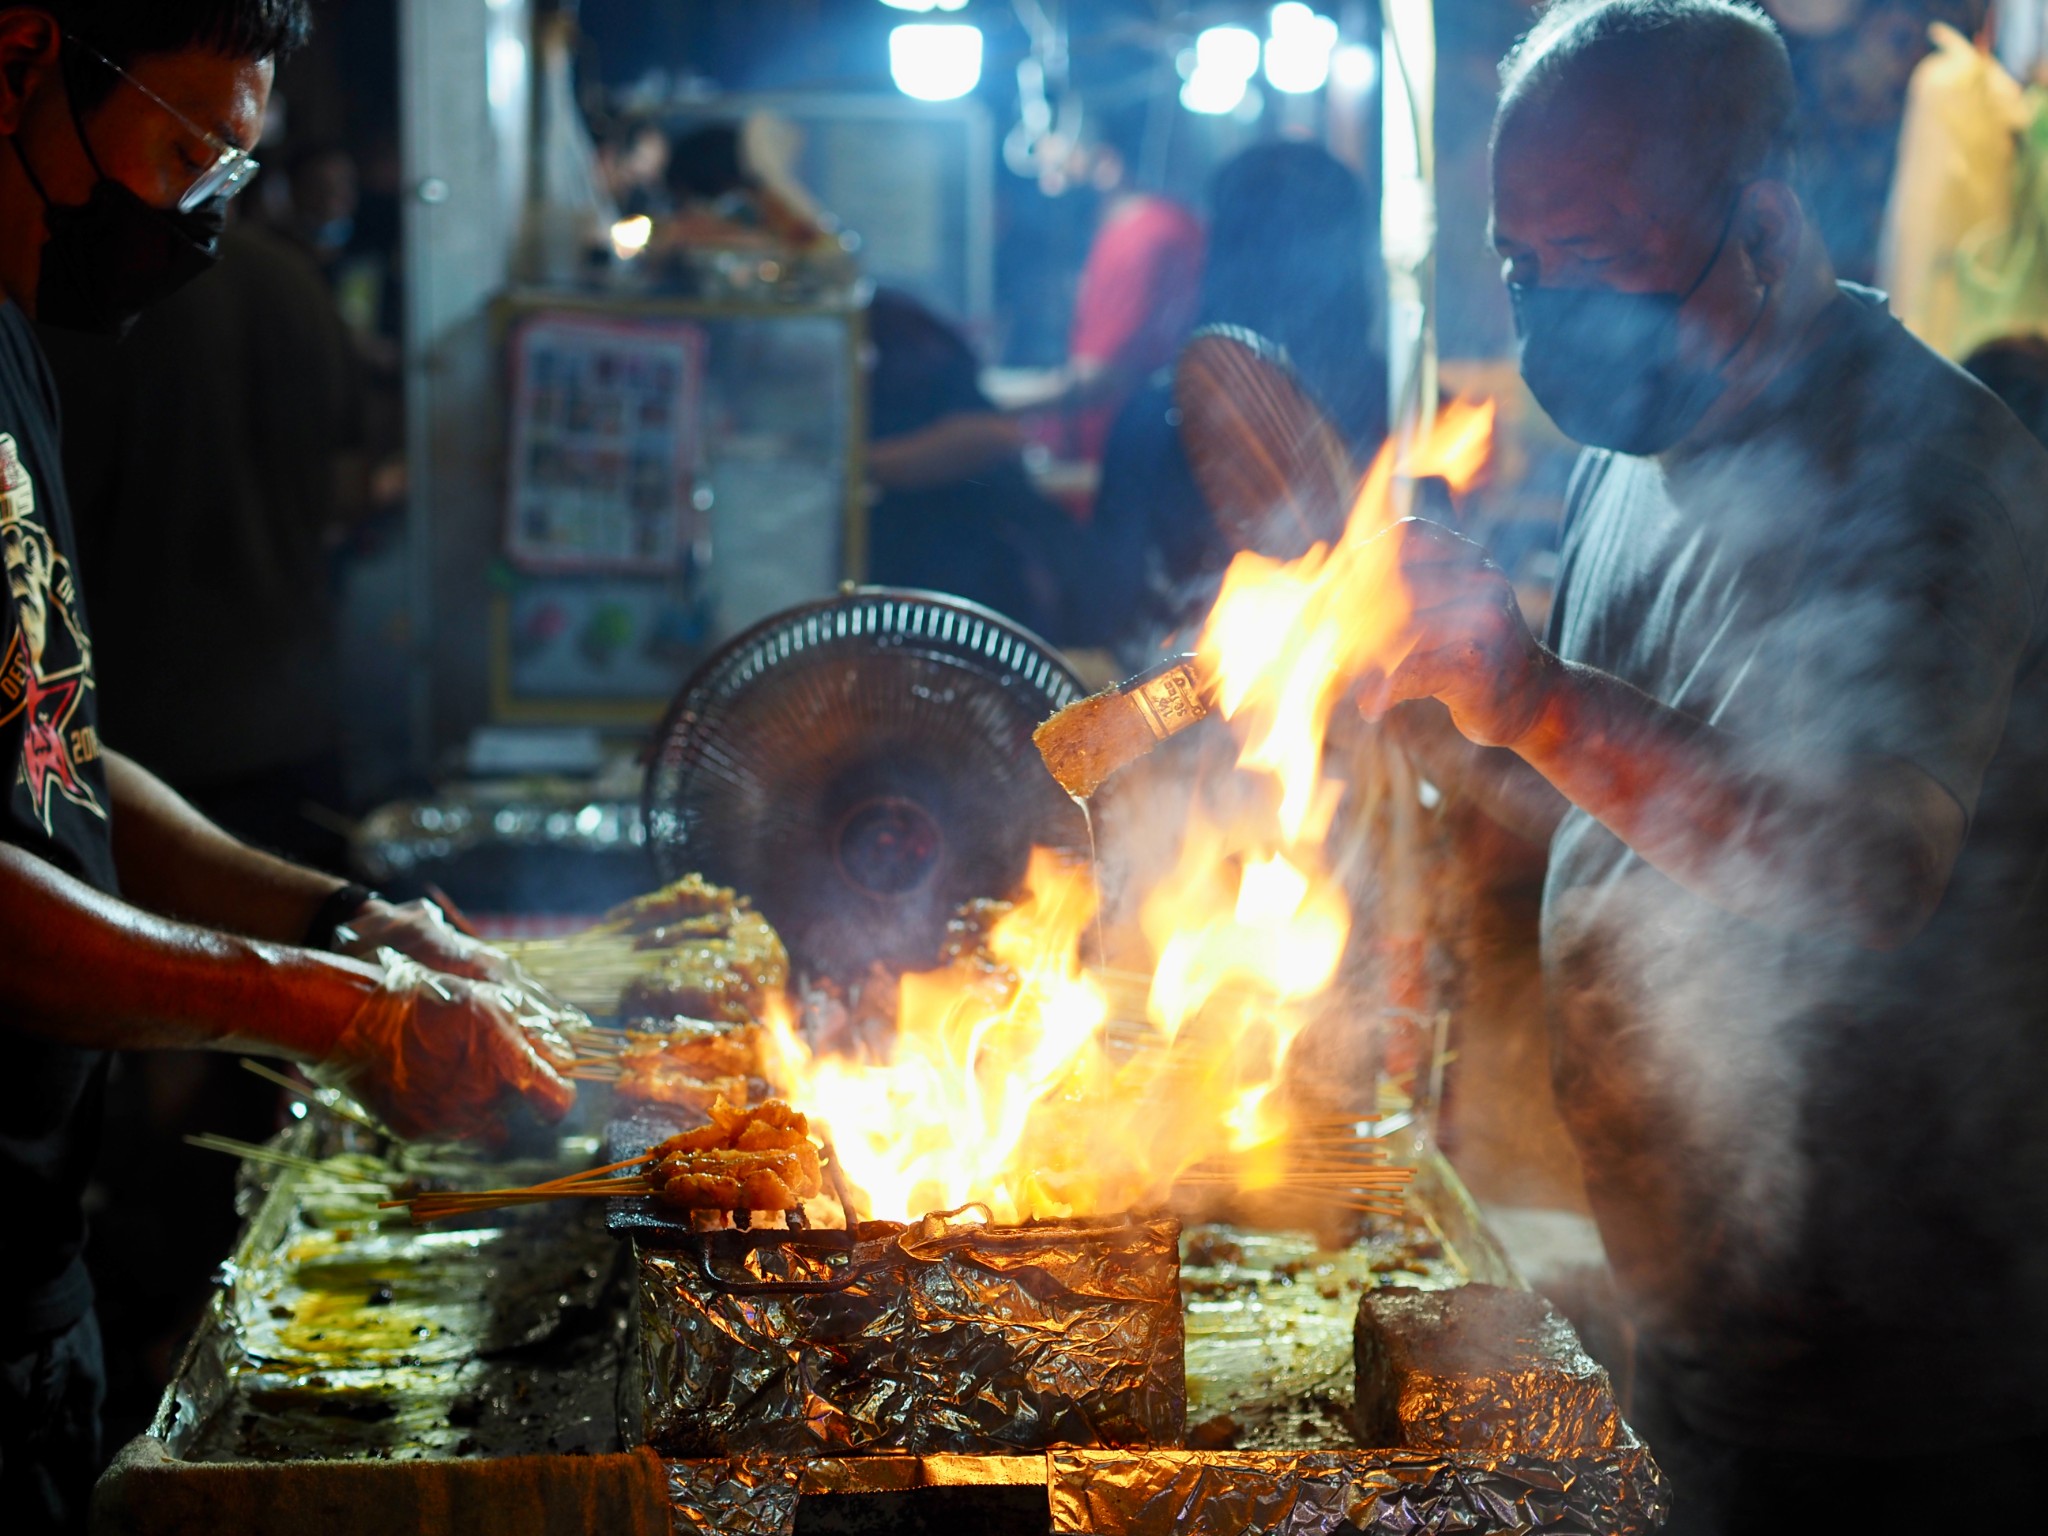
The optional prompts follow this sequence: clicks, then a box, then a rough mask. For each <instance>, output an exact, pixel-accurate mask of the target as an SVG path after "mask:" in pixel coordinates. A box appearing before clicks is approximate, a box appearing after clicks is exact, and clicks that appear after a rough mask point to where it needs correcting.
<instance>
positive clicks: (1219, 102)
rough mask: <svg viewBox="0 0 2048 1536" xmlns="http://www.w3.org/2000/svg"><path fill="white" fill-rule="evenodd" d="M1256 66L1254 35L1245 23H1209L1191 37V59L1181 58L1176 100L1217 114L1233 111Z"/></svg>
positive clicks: (1193, 109) (1255, 71) (1190, 107)
mask: <svg viewBox="0 0 2048 1536" xmlns="http://www.w3.org/2000/svg"><path fill="white" fill-rule="evenodd" d="M1258 69H1259V39H1258V35H1257V34H1256V33H1254V32H1252V31H1251V30H1250V29H1248V28H1245V27H1209V28H1207V29H1205V30H1204V31H1203V32H1202V33H1201V35H1200V36H1198V37H1197V38H1196V39H1195V46H1194V49H1193V57H1192V61H1189V60H1187V59H1186V58H1184V59H1183V61H1182V67H1181V73H1182V74H1183V75H1184V76H1185V77H1186V84H1184V85H1182V86H1181V88H1180V104H1181V105H1182V106H1184V107H1186V108H1187V109H1188V110H1189V111H1190V112H1201V113H1204V114H1206V115H1209V116H1215V117H1220V116H1222V115H1223V114H1224V113H1226V112H1235V111H1236V110H1237V109H1238V106H1239V105H1240V104H1241V103H1242V102H1243V101H1244V96H1245V90H1246V88H1247V87H1248V86H1249V85H1250V84H1251V79H1252V76H1253V75H1255V74H1257V73H1258Z"/></svg>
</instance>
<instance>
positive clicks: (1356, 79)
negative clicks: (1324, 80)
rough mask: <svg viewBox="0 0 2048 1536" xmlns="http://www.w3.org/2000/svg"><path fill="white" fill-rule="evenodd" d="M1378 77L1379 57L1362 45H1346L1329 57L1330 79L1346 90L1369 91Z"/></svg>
mask: <svg viewBox="0 0 2048 1536" xmlns="http://www.w3.org/2000/svg"><path fill="white" fill-rule="evenodd" d="M1379 77H1380V58H1379V55H1378V54H1376V53H1374V52H1373V51H1372V50H1371V49H1370V48H1368V47H1366V46H1365V44H1363V43H1346V44H1345V45H1344V46H1343V47H1341V48H1339V49H1338V50H1337V51H1336V52H1335V53H1333V54H1331V55H1330V78H1331V79H1333V80H1335V81H1336V82H1337V83H1338V84H1339V85H1341V86H1343V87H1344V88H1345V89H1346V90H1350V91H1358V92H1360V93H1363V92H1366V91H1369V90H1371V89H1372V88H1373V82H1374V81H1376V80H1378V79H1379Z"/></svg>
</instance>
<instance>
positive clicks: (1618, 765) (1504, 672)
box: [1380, 521, 1966, 949]
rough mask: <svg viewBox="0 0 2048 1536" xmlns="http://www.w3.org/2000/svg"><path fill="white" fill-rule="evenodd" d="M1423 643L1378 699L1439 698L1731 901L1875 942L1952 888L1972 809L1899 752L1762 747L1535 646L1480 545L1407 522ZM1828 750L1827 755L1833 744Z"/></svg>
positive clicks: (1405, 538) (1754, 912)
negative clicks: (1795, 752)
mask: <svg viewBox="0 0 2048 1536" xmlns="http://www.w3.org/2000/svg"><path fill="white" fill-rule="evenodd" d="M1386 537H1389V538H1398V539H1400V540H1401V543H1402V551H1401V563H1402V570H1403V573H1404V575H1405V576H1406V578H1407V582H1408V586H1409V591H1410V595H1411V598H1412V600H1413V602H1414V605H1415V619H1414V625H1415V648H1414V650H1413V651H1412V652H1411V653H1410V654H1409V656H1408V658H1407V659H1406V660H1405V661H1404V662H1402V664H1401V665H1400V666H1399V667H1398V668H1397V669H1396V670H1395V672H1394V674H1393V676H1392V678H1391V679H1389V680H1388V682H1387V684H1386V686H1385V688H1384V690H1383V693H1382V694H1381V695H1380V701H1381V702H1394V701H1399V700H1407V699H1420V698H1428V697H1435V698H1439V699H1441V700H1443V702H1444V703H1445V705H1447V706H1448V708H1449V711H1450V715H1451V718H1452V720H1453V721H1454V722H1455V723H1456V726H1457V728H1458V730H1459V731H1460V732H1461V733H1462V734H1463V735H1464V736H1465V737H1466V738H1467V739H1468V740H1470V741H1472V742H1474V743H1476V744H1477V745H1479V746H1482V747H1489V748H1498V749H1506V750H1508V751H1511V752H1513V753H1514V754H1515V755H1516V756H1517V757H1519V758H1520V759H1522V760H1523V761H1524V762H1526V763H1527V764H1529V765H1530V766H1531V767H1533V768H1534V769H1535V770H1536V771H1537V772H1538V773H1540V774H1541V775H1542V776H1543V778H1544V779H1545V780H1547V781H1548V782H1549V783H1550V784H1551V785H1553V786H1554V787H1555V788H1556V790H1557V791H1558V792H1559V793H1560V794H1561V795H1562V796H1563V797H1564V798H1565V799H1566V800H1569V801H1570V802H1571V803H1572V804H1574V805H1576V806H1579V807H1580V808H1581V809H1583V810H1585V811H1586V812H1588V813H1589V814H1590V815H1592V816H1594V817H1595V818H1597V819H1598V820H1599V821H1600V822H1601V823H1602V824H1603V825H1605V826H1606V827H1607V828H1608V829H1609V830H1610V831H1612V832H1613V833H1614V834H1615V835H1616V836H1617V837H1619V838H1621V839H1622V841H1623V842H1625V843H1627V844H1628V845H1629V847H1630V848H1631V849H1633V850H1634V851H1635V852H1636V853H1637V854H1638V855H1639V856H1640V857H1641V858H1642V859H1643V860H1644V861H1645V862H1647V863H1649V864H1650V865H1652V866H1653V867H1655V868H1656V869H1658V870H1660V871H1661V872H1662V873H1664V874H1665V875H1667V876H1669V877H1670V878H1671V879H1672V880H1674V881H1676V882H1678V883H1679V884H1680V885H1683V886H1685V887H1686V888H1687V889H1689V890H1691V891H1693V892H1694V893H1696V894H1697V895H1699V896H1701V897H1703V898H1705V899H1706V900H1708V901H1711V902H1713V903H1714V904H1715V905H1717V906H1720V907H1722V908H1724V909H1726V910H1728V911H1731V912H1735V913H1738V914H1740V915H1742V916H1745V917H1750V918H1754V919H1757V920H1759V921H1765V922H1781V923H1786V924H1789V925H1791V926H1793V927H1796V928H1800V929H1803V930H1806V931H1812V932H1820V933H1825V934H1828V935H1830V936H1832V937H1836V938H1839V939H1842V940H1845V941H1847V942H1849V943H1852V944H1856V945H1859V946H1861V947H1864V948H1870V949H1888V948H1892V947H1895V946H1897V945H1899V944H1902V943H1904V942H1905V941H1906V940H1908V939H1910V938H1911V937H1912V936H1913V935H1914V934H1915V933H1917V932H1918V931H1919V929H1920V928H1921V927H1922V926H1923V925H1924V924H1925V922H1926V921H1927V919H1928V917H1929V916H1931V915H1932V913H1933V911H1934V909H1935V907H1936V906H1937V905H1938V904H1939V902H1940V900H1941V897H1942V894H1943V892H1944V891H1945V890H1946V888H1947V885H1948V878H1949V874H1950V871H1951V870H1952V869H1953V867H1954V864H1955V859H1956V855H1957V854H1958V852H1959V851H1960V850H1961V847H1962V841H1963V834H1964V831H1965V827H1966V817H1965V814H1964V810H1963V807H1962V806H1961V805H1960V804H1959V803H1958V802H1957V800H1956V798H1955V797H1954V796H1953V795H1952V794H1950V793H1949V791H1948V790H1946V789H1944V788H1943V787H1942V785H1941V784H1939V783H1937V782H1936V781H1935V780H1934V778H1932V777H1931V776H1930V775H1929V774H1928V773H1926V772H1925V771H1923V770H1922V769H1920V768H1918V767H1916V766H1915V765H1914V764H1912V763H1909V762H1906V761H1904V760H1903V759H1900V758H1896V757H1887V756H1875V755H1873V756H1846V757H1842V758H1839V759H1837V760H1832V761H1820V760H1816V759H1815V758H1814V757H1813V756H1808V757H1807V758H1806V759H1805V760H1803V761H1801V762H1799V764H1798V768H1797V771H1796V773H1795V772H1792V771H1788V770H1787V768H1785V767H1783V766H1780V767H1776V768H1774V767H1772V766H1769V765H1772V764H1777V765H1785V764H1787V763H1788V758H1787V755H1786V754H1785V753H1783V752H1782V751H1773V752H1759V751H1755V750H1752V747H1753V744H1751V743H1745V742H1743V741H1740V740H1738V739H1737V738H1735V737H1733V736H1731V735H1730V734H1729V733H1727V732H1725V731H1722V730H1718V729H1716V728H1715V727H1713V726H1711V725H1708V724H1706V723H1705V722H1703V721H1700V720H1697V719H1694V718H1692V717H1690V716H1687V715H1683V714H1680V713H1679V712H1678V711H1676V710H1673V709H1670V708H1668V707H1667V706H1665V705H1663V704H1660V703H1658V702H1657V701H1656V700H1654V699H1652V698H1649V697H1648V696H1647V695H1645V694H1643V693H1641V692H1639V691H1638V690H1636V689H1634V688H1631V687H1630V686H1628V685H1627V684H1626V683H1624V682H1622V681H1621V680H1619V679H1618V678H1615V677H1611V676H1609V675H1607V674H1605V673H1602V672H1599V671H1596V670H1594V669H1592V668H1590V667H1583V666H1578V665H1572V664H1568V663H1565V662H1563V661H1560V660H1559V659H1558V658H1557V657H1556V656H1554V655H1552V654H1551V653H1550V652H1548V651H1546V650H1544V649H1543V648H1542V647H1541V646H1540V645H1538V644H1537V642H1536V640H1535V638H1534V636H1532V635H1531V634H1530V633H1529V630H1528V627H1527V625H1526V624H1524V623H1523V621H1522V617H1521V613H1520V610H1519V609H1518V608H1517V607H1516V606H1515V601H1514V593H1513V590H1512V588H1511V587H1510V586H1509V584H1508V581H1507V579H1506V577H1505V576H1504V575H1502V573H1501V572H1500V571H1499V570H1498V569H1497V568H1495V567H1494V566H1493V565H1492V564H1490V563H1489V562H1488V561H1487V560H1486V559H1485V557H1484V554H1483V552H1482V551H1480V550H1479V548H1478V547H1477V546H1476V545H1473V544H1471V543H1470V542H1468V541H1467V540H1464V539H1461V538H1459V537H1458V536H1457V535H1456V534H1453V533H1451V532H1449V531H1448V530H1446V529H1443V528H1438V527H1436V526H1434V525H1432V524H1427V523H1419V522H1413V521H1411V522H1407V523H1403V524H1401V525H1399V526H1398V527H1397V528H1395V529H1393V530H1391V531H1390V532H1389V533H1388V534H1387V535H1386ZM1820 750H1821V749H1820V748H1816V751H1820Z"/></svg>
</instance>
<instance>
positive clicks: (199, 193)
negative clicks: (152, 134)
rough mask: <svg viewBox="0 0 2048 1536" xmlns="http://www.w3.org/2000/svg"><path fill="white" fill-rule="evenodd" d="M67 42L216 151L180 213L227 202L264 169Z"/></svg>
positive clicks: (106, 62) (111, 65)
mask: <svg viewBox="0 0 2048 1536" xmlns="http://www.w3.org/2000/svg"><path fill="white" fill-rule="evenodd" d="M64 40H65V41H66V42H67V43H69V44H71V45H72V46H73V47H74V48H76V49H77V50H78V51H79V52H80V53H82V54H84V55H85V56H86V57H87V58H89V59H93V60H96V61H97V62H98V63H99V64H101V65H102V66H103V67H105V68H107V69H110V70H112V71H113V72H114V74H115V75H117V76H119V77H120V79H121V82H122V83H123V84H124V85H128V86H131V87H133V88H134V89H135V90H137V91H140V92H141V93H142V94H143V95H144V96H147V97H148V98H149V99H150V100H151V101H153V102H155V103H156V104H157V105H158V106H160V107H162V108H163V109H164V110H165V111H166V112H168V113H170V114H171V116H172V117H174V118H176V119H177V120H178V122H179V123H180V124H181V125H183V127H184V128H185V130H186V131H187V132H188V133H190V134H191V135H192V136H193V137H194V138H196V139H198V140H200V141H201V142H202V143H204V144H205V145H206V146H207V148H209V149H211V150H212V151H213V153H214V156H215V159H214V162H213V164H212V165H209V166H208V167H207V168H206V169H205V170H203V171H201V172H200V173H199V178H198V180H196V181H194V182H193V183H192V185H191V186H189V187H187V188H186V189H185V195H184V196H183V197H181V198H179V199H178V212H180V213H190V212H191V211H192V210H193V209H194V208H197V207H199V206H200V205H201V204H202V203H210V202H212V201H213V200H214V199H215V198H219V199H220V200H221V201H223V202H225V201H226V200H227V199H229V198H231V197H233V196H234V195H235V194H236V193H238V192H240V191H241V190H242V189H243V188H244V187H246V186H248V185H249V183H250V182H251V181H252V180H254V179H255V176H256V172H257V171H258V170H259V169H261V167H259V166H258V165H257V163H256V157H255V156H254V155H252V154H250V153H249V151H247V150H246V149H238V148H236V147H235V146H234V145H232V144H230V143H229V142H228V141H227V140H226V139H224V138H222V137H221V136H220V135H219V134H217V133H209V132H207V130H206V129H204V128H202V127H200V126H199V125H198V124H197V123H195V122H193V121H192V119H191V118H189V117H187V116H186V115H185V114H184V113H182V112H180V111H179V110H178V109H177V108H176V107H174V106H172V105H171V104H170V103H169V102H168V101H165V100H164V99H163V97H161V96H159V95H157V93H156V92H155V91H152V90H151V89H150V88H149V87H148V86H146V85H144V84H143V83H142V82H141V81H140V80H138V79H136V78H135V77H134V76H133V75H131V74H129V73H128V71H127V70H125V69H123V68H122V67H121V66H120V65H118V64H116V63H115V62H114V61H113V60H112V59H110V58H108V57H107V56H106V55H105V54H103V53H101V52H100V51H99V50H98V49H96V48H94V47H93V46H92V44H90V43H88V42H85V41H84V40H82V39H80V38H77V37H74V36H73V35H72V34H71V33H69V32H66V33H65V34H64Z"/></svg>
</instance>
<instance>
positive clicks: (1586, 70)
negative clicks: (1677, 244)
mask: <svg viewBox="0 0 2048 1536" xmlns="http://www.w3.org/2000/svg"><path fill="white" fill-rule="evenodd" d="M1500 78H1501V93H1500V111H1499V114H1498V115H1497V116H1496V118H1495V120H1494V121H1495V128H1496V132H1498V128H1499V124H1500V123H1502V122H1504V121H1505V120H1506V119H1507V117H1508V115H1509V113H1510V112H1511V111H1512V110H1513V109H1514V107H1515V106H1516V105H1517V103H1519V102H1521V101H1522V100H1524V99H1525V98H1527V99H1536V98H1539V97H1543V96H1547V95H1548V94H1549V93H1550V92H1551V91H1553V90H1555V89H1557V88H1558V87H1559V86H1560V85H1561V84H1566V83H1567V82H1569V85H1568V88H1569V89H1572V90H1578V89H1587V90H1592V91H1598V90H1602V89H1606V90H1610V91H1612V92H1613V93H1614V94H1615V96H1616V97H1617V98H1618V99H1621V100H1633V101H1635V102H1640V103H1648V104H1652V105H1653V107H1654V109H1655V110H1656V111H1658V112H1659V113H1660V115H1661V121H1662V123H1663V125H1664V126H1665V127H1666V128H1668V130H1669V132H1670V134H1671V135H1672V136H1673V138H1674V140H1675V141H1676V142H1678V143H1679V144H1681V145H1690V146H1691V147H1692V150H1693V151H1694V152H1695V153H1698V152H1701V151H1704V153H1705V154H1706V155H1708V156H1711V157H1712V159H1713V160H1714V161H1715V162H1716V163H1715V164H1712V165H1702V166H1700V167H1699V169H1700V170H1702V171H1703V172H1705V173H1706V174H1707V175H1708V176H1709V177H1710V178H1711V179H1712V180H1713V181H1714V182H1716V183H1719V184H1723V185H1725V184H1727V183H1730V182H1740V181H1743V180H1747V179H1750V178H1752V177H1757V176H1768V177H1773V178H1776V179H1778V180H1785V181H1789V180H1791V179H1793V175H1794V171H1795V159H1796V155H1795V151H1796V147H1797V142H1798V127H1799V122H1798V119H1799V96H1798V90H1797V88H1796V86H1795V85H1794V83H1793V78H1792V61H1791V58H1790V56H1789V55H1788V54H1787V53H1786V51H1785V40H1784V39H1783V38H1782V37H1781V36H1779V34H1778V29H1777V26H1776V24H1775V23H1773V22H1772V20H1771V19H1770V17H1769V16H1767V15H1765V14H1764V12H1763V11H1762V10H1760V9H1759V8H1757V7H1756V6H1754V5H1751V4H1748V3H1747V0H1555V3H1553V4H1551V5H1549V6H1547V7H1545V9H1544V10H1543V12H1542V13H1541V14H1540V15H1539V16H1538V17H1537V19H1536V24H1535V25H1534V26H1533V27H1531V28H1530V29H1529V32H1528V35H1527V36H1525V37H1524V38H1523V39H1522V40H1521V41H1520V42H1518V43H1517V44H1515V46H1514V47H1513V48H1512V49H1510V50H1509V52H1508V55H1507V57H1506V58H1505V59H1503V60H1502V61H1501V66H1500ZM1645 126H1646V127H1652V126H1655V124H1654V123H1652V124H1646V125H1645Z"/></svg>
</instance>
